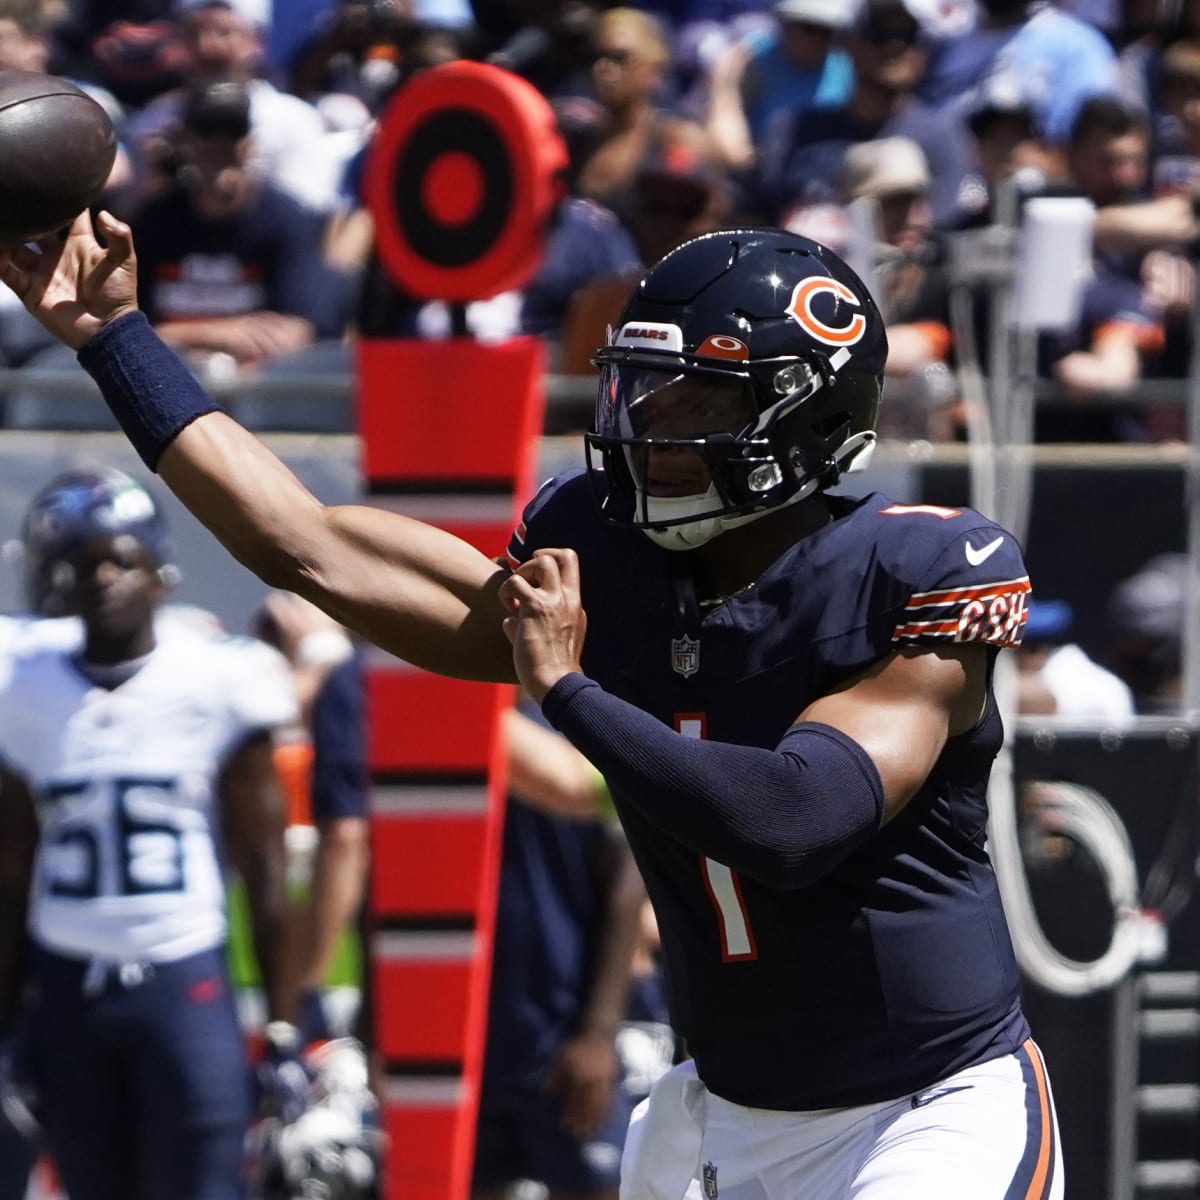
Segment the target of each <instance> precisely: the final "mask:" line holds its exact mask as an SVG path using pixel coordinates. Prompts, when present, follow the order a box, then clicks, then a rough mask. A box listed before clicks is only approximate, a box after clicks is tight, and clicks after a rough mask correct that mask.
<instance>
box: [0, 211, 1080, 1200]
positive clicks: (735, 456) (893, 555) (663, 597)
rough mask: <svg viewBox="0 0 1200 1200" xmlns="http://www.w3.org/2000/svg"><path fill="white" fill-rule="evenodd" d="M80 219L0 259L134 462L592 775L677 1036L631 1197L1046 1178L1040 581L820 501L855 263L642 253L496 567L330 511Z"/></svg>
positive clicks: (110, 231)
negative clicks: (1023, 675)
mask: <svg viewBox="0 0 1200 1200" xmlns="http://www.w3.org/2000/svg"><path fill="white" fill-rule="evenodd" d="M99 221H100V229H101V232H102V234H103V236H104V238H105V240H106V243H107V244H106V246H101V245H100V243H99V242H98V241H97V240H96V238H95V236H94V233H93V230H92V227H91V224H90V221H89V219H88V218H87V217H86V216H85V217H81V218H79V219H78V220H77V221H76V223H75V225H74V226H73V228H72V230H71V232H70V235H69V236H68V237H66V239H65V240H64V241H61V242H60V241H57V240H56V239H45V240H44V241H43V242H42V243H40V253H39V252H35V251H34V250H31V249H18V250H15V251H9V252H6V253H5V254H4V255H2V256H0V275H2V276H3V278H4V279H5V281H6V282H7V283H8V284H9V286H11V287H12V288H13V289H14V290H15V291H16V293H17V294H18V295H19V296H20V297H21V298H22V299H23V301H24V302H25V304H26V306H27V307H28V308H29V310H30V311H31V312H32V313H33V314H34V315H35V316H37V317H38V318H39V319H40V320H41V321H42V322H43V323H44V324H45V325H46V326H47V328H49V329H50V330H51V331H52V332H54V333H55V334H56V335H57V336H58V337H59V338H61V339H62V340H63V341H64V342H66V343H67V344H68V345H71V346H73V347H74V348H75V349H76V350H77V351H78V352H79V359H80V362H81V363H82V364H83V366H84V367H85V368H86V369H87V370H88V371H89V372H90V373H91V374H92V375H93V377H94V378H95V379H96V380H97V382H98V383H99V385H100V387H101V390H102V392H103V393H104V396H105V399H106V400H107V402H108V403H109V405H110V407H111V408H112V410H113V412H114V413H115V414H116V416H117V418H118V420H119V421H120V422H121V424H122V427H123V428H124V429H125V431H126V433H127V435H128V436H129V437H130V439H131V441H132V442H133V444H134V445H135V447H136V448H137V449H138V451H139V452H140V453H141V455H142V456H143V458H144V460H145V461H146V462H147V463H148V464H150V465H151V466H152V467H153V468H154V469H155V470H157V471H158V472H159V474H160V475H161V476H162V478H163V479H164V480H165V481H166V483H167V484H168V485H169V486H170V487H171V488H172V489H173V490H174V491H175V493H176V494H177V495H178V496H179V497H180V498H181V499H182V500H183V502H184V503H185V504H186V505H187V506H188V507H189V508H190V509H191V510H192V512H194V513H195V514H196V515H197V516H198V517H199V518H200V519H201V520H202V521H204V522H205V523H206V524H207V525H208V526H209V528H210V529H212V530H213V532H214V533H215V534H216V535H217V536H218V537H219V538H220V539H221V540H222V541H223V542H224V543H225V544H226V545H227V546H228V547H229V548H230V550H231V551H232V552H233V553H234V554H235V555H237V556H238V557H239V558H240V559H241V560H242V561H244V562H246V563H247V564H248V565H250V566H251V567H252V568H253V569H255V570H256V571H257V572H258V573H259V574H260V575H261V576H262V577H263V578H264V579H266V580H267V581H268V582H269V583H271V584H273V585H275V586H279V587H283V588H287V589H290V590H294V591H297V592H299V593H301V594H302V595H305V596H306V597H308V598H309V599H311V600H313V601H314V602H315V603H317V604H318V605H320V606H322V607H323V608H325V609H326V610H327V611H328V612H330V613H331V614H332V615H334V616H335V617H337V618H338V619H339V620H341V621H342V622H343V623H345V624H346V625H348V626H350V627H352V628H354V629H356V630H358V631H359V632H360V633H361V634H362V635H363V636H364V637H366V638H368V639H370V640H372V641H374V642H376V643H378V644H379V645H381V646H383V647H384V648H386V649H388V650H390V651H392V652H394V653H396V654H398V655H400V656H401V657H403V658H405V659H407V660H409V661H411V662H413V663H415V664H417V665H420V666H423V667H426V668H428V669H431V670H435V671H440V672H443V673H447V674H453V675H458V676H462V677H466V678H478V679H489V680H513V679H517V680H519V681H520V682H521V683H522V684H523V685H524V686H525V688H526V690H527V691H528V692H529V693H530V694H531V695H532V696H533V697H534V698H535V699H537V700H538V701H539V702H540V703H541V705H542V710H543V712H544V713H545V715H546V716H547V718H548V719H549V720H550V722H551V723H552V724H554V725H555V726H556V727H557V728H558V729H559V730H560V731H561V732H563V733H564V734H565V735H566V736H567V737H568V738H569V739H570V740H571V741H572V742H573V743H574V744H575V745H576V746H577V747H578V748H579V749H580V750H582V751H583V752H584V754H586V755H587V756H588V757H589V758H590V759H591V760H592V761H593V763H594V764H595V765H596V766H597V767H598V768H599V769H600V771H601V772H602V773H603V775H604V776H605V778H606V779H607V780H608V782H609V784H610V786H611V789H612V793H613V797H614V801H615V804H616V807H617V811H618V813H619V815H620V817H621V819H622V822H623V823H624V826H625V829H626V832H627V834H628V838H629V843H630V846H631V847H632V849H633V852H634V854H635V856H636V858H637V861H638V864H639V866H640V868H641V870H642V874H643V876H644V877H645V880H646V884H647V888H648V890H649V893H650V897H651V899H652V901H653V904H654V908H655V912H656V915H657V917H658V923H659V926H660V930H661V934H662V942H663V948H664V954H665V961H666V968H667V975H668V979H669V984H670V991H671V995H670V1003H671V1014H672V1020H673V1023H674V1024H675V1026H676V1028H677V1030H678V1031H679V1033H680V1034H681V1035H682V1037H683V1038H684V1039H685V1041H686V1046H687V1049H688V1051H689V1053H690V1055H691V1057H690V1059H689V1061H688V1062H687V1063H685V1064H683V1065H681V1066H679V1067H677V1068H676V1069H675V1070H673V1071H672V1072H670V1073H668V1074H667V1075H666V1076H665V1077H664V1078H663V1079H662V1080H660V1081H659V1083H658V1084H657V1085H656V1086H655V1088H654V1090H653V1091H652V1092H651V1094H650V1097H649V1099H648V1101H647V1102H646V1103H645V1105H644V1106H643V1107H642V1108H641V1109H640V1110H639V1111H638V1113H636V1114H635V1117H634V1123H633V1126H632V1128H631V1135H630V1138H629V1139H628V1141H627V1145H626V1151H625V1159H624V1163H623V1167H622V1181H621V1189H622V1194H623V1195H624V1196H626V1197H629V1198H631V1200H632V1198H635V1197H636V1198H637V1200H644V1198H646V1197H655V1198H658V1197H662V1198H670V1200H679V1198H680V1197H682V1196H684V1195H685V1194H687V1193H689V1192H690V1193H691V1194H703V1195H706V1196H708V1197H718V1196H719V1197H720V1198H721V1200H764V1197H765V1198H766V1200H793V1198H794V1197H796V1196H813V1197H820V1198H821V1200H840V1198H843V1197H845V1198H853V1200H901V1198H903V1200H910V1198H911V1197H913V1196H921V1197H924V1198H925V1200H961V1197H963V1196H965V1195H970V1196H974V1197H980V1198H981V1200H982V1198H986V1200H1002V1198H1007V1197H1021V1198H1024V1200H1030V1198H1034V1197H1060V1196H1061V1195H1062V1188H1063V1182H1062V1173H1061V1162H1060V1155H1059V1151H1058V1143H1057V1130H1056V1121H1055V1116H1054V1110H1053V1102H1052V1098H1051V1092H1050V1086H1049V1083H1048V1080H1047V1076H1046V1072H1045V1068H1044V1066H1043V1063H1042V1058H1041V1055H1040V1053H1039V1051H1038V1049H1037V1047H1036V1045H1035V1044H1034V1043H1033V1042H1032V1040H1031V1039H1030V1036H1029V1029H1028V1025H1027V1023H1026V1020H1025V1017H1024V1016H1023V1014H1022V1011H1021V1003H1020V995H1019V986H1018V984H1019V981H1018V975H1017V969H1016V965H1015V962H1014V958H1013V952H1012V947H1011V944H1010V942H1009V937H1008V932H1007V928H1006V925H1005V919H1004V914H1003V911H1002V909H1001V904H1000V897H999V893H998V890H997V887H996V880H995V876H994V874H993V871H992V867H991V865H990V862H989V860H988V855H987V850H986V845H985V828H986V791H987V781H988V774H989V771H990V768H991V763H992V760H993V758H994V757H995V755H996V752H997V749H998V747H999V745H1000V741H1001V736H1002V731H1001V727H1000V719H999V715H998V711H997V707H996V703H995V700H994V697H993V694H992V672H993V666H994V663H995V660H996V656H997V654H999V653H1001V652H1002V650H1003V648H1004V647H1006V646H1011V645H1014V644H1016V643H1017V642H1018V641H1019V640H1020V637H1021V631H1022V627H1023V623H1024V615H1025V604H1026V598H1027V595H1028V592H1029V580H1028V578H1027V576H1026V571H1025V567H1024V564H1023V562H1022V559H1021V554H1020V551H1019V548H1018V546H1017V545H1016V542H1015V540H1014V539H1013V537H1012V536H1011V534H1009V533H1008V532H1007V531H1006V530H1004V529H1002V528H999V527H997V526H996V525H994V524H992V523H991V522H990V521H988V520H987V519H986V518H984V517H983V516H981V515H980V514H978V513H975V512H972V511H970V510H969V509H950V508H934V507H929V506H923V505H916V506H913V505H906V504H902V503H897V502H896V501H894V500H891V499H889V498H887V497H885V496H881V495H878V494H871V495H865V496H849V495H842V494H840V493H835V492H833V491H832V490H831V489H832V488H833V487H834V485H835V484H837V482H838V481H839V479H840V477H841V476H842V475H843V474H844V472H846V471H847V470H848V469H850V468H852V467H854V466H856V465H860V464H861V463H862V462H863V461H864V459H865V458H866V457H867V456H868V455H869V454H870V452H871V449H872V446H873V444H874V440H875V424H876V416H877V411H878V406H879V402H880V396H881V391H882V379H883V369H884V362H885V359H886V354H887V341H886V336H885V332H884V328H883V322H882V319H881V317H880V315H879V312H878V310H877V309H876V307H875V304H874V302H873V301H872V299H871V297H870V295H869V293H868V292H867V290H866V288H865V287H864V285H863V284H862V282H861V281H860V280H859V279H858V277H857V276H856V275H855V274H854V273H853V272H852V271H851V270H850V269H849V268H848V267H847V266H846V265H845V264H844V263H843V262H842V261H841V260H840V259H839V258H838V257H837V256H836V255H834V254H832V253H831V252H830V251H828V250H827V249H825V248H824V247H822V246H820V245H819V244H817V243H815V242H812V241H808V240H806V239H804V238H800V237H797V236H795V235H792V234H787V233H783V232H780V231H776V230H730V231H725V232H720V233H714V234H710V235H706V236H704V237H701V238H698V239H695V240H693V241H691V242H687V243H685V244H684V245H683V246H681V247H680V248H678V249H677V250H675V251H673V252H672V253H670V254H669V255H667V256H666V257H665V258H664V259H662V260H661V261H660V262H659V263H657V264H656V265H655V266H653V267H651V268H650V269H649V270H648V271H647V273H646V274H645V275H644V276H643V278H642V279H641V281H640V282H639V284H638V286H637V287H636V289H635V291H634V294H633V296H632V297H631V299H630V301H629V303H628V305H627V307H626V309H625V311H624V313H623V314H622V316H621V318H620V319H619V321H618V323H617V325H616V326H615V328H614V330H613V332H612V335H611V337H610V339H609V344H608V345H606V346H605V347H604V348H602V349H601V350H600V351H599V352H598V355H597V361H598V364H599V366H600V380H599V389H598V396H597V406H596V416H595V421H594V425H593V428H592V431H591V432H590V433H589V434H588V436H587V444H588V451H589V463H588V468H587V470H586V472H583V473H576V474H569V475H567V476H564V477H560V478H557V479H554V480H552V481H550V482H549V483H548V484H547V485H546V486H545V487H544V488H543V489H542V490H541V491H540V493H539V494H538V495H537V497H536V498H534V499H533V500H532V502H531V503H530V505H529V507H528V509H527V510H526V513H525V519H524V521H523V522H522V523H521V526H520V528H519V529H518V530H517V532H516V534H515V536H514V538H513V540H512V542H511V544H510V545H509V547H508V556H507V560H506V563H505V564H504V565H497V563H495V562H493V561H491V560H489V559H488V558H486V557H485V556H483V555H481V554H479V553H477V552H476V551H475V550H473V549H472V548H470V547H469V546H467V545H465V544H463V543H462V542H460V541H457V540H456V539H454V538H453V537H450V536H448V535H447V534H445V533H443V532H441V531H439V530H436V529H433V528H431V527H429V526H427V525H423V524H421V523H419V522H415V521H411V520H406V519H404V518H401V517H398V516H395V515H393V514H388V513H385V512H381V511H377V510H372V509H367V508H356V507H349V508H326V507H324V506H322V505H321V504H319V503H318V501H317V500H316V499H315V498H314V497H313V496H311V495H310V494H309V493H308V492H307V491H306V490H305V489H304V488H303V487H302V485H301V484H300V483H299V482H298V481H297V480H296V479H295V478H294V477H293V476H292V475H291V474H290V473H289V472H288V471H287V470H286V468H285V467H284V466H283V464H282V463H280V462H279V461H278V460H277V459H276V458H274V456H272V455H271V454H270V453H269V452H268V451H267V450H266V449H265V447H263V446H262V444H261V443H259V442H258V441H257V440H256V439H255V438H253V437H252V436H251V435H250V434H248V433H247V432H246V431H245V430H244V429H242V428H241V427H240V426H238V425H237V424H236V423H235V422H233V421H232V420H231V419H230V418H228V417H227V416H226V415H224V414H223V413H221V412H219V411H217V409H216V406H215V404H213V402H212V401H211V400H210V399H209V398H208V397H207V396H206V395H205V394H204V393H203V391H202V390H201V389H200V387H199V385H198V384H196V383H195V382H194V381H193V380H192V378H191V376H190V375H189V374H188V373H187V371H186V370H185V369H184V368H183V367H182V366H181V365H180V364H179V363H178V360H177V359H175V358H174V356H173V355H172V354H171V353H170V352H169V351H168V350H167V349H166V348H165V347H164V346H163V345H162V344H161V343H160V342H159V341H158V340H157V339H156V338H155V336H154V335H153V333H152V332H151V330H150V328H149V326H148V324H147V322H146V321H145V318H144V317H143V316H142V315H141V314H140V313H139V312H138V311H137V307H136V260H135V256H134V252H133V245H132V240H131V238H130V236H129V232H128V229H127V227H125V226H123V225H122V224H121V223H119V222H117V221H116V220H114V219H113V218H112V217H110V216H108V215H107V214H102V215H101V217H100V218H99ZM490 399H491V398H488V397H481V398H480V402H481V403H487V402H489V401H490ZM444 436H446V437H452V436H453V430H449V429H448V430H446V431H444Z"/></svg>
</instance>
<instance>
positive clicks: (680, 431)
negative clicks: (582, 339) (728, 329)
mask: <svg viewBox="0 0 1200 1200" xmlns="http://www.w3.org/2000/svg"><path fill="white" fill-rule="evenodd" d="M755 416H756V406H755V403H754V390H753V387H752V385H751V383H750V380H749V378H748V377H747V376H745V375H739V374H735V373H733V372H730V371H711V372H708V371H706V372H696V371H683V370H680V369H679V367H678V366H675V365H670V366H654V367H648V366H645V365H637V364H634V363H609V364H607V365H605V367H604V368H603V371H602V373H601V377H600V390H599V395H598V397H597V404H596V432H597V433H598V434H600V435H601V436H602V437H608V438H615V439H619V440H621V441H630V440H634V441H643V440H646V441H651V442H658V441H661V442H664V443H671V442H696V441H703V440H704V439H705V438H708V437H709V436H711V435H713V434H725V435H726V436H733V435H737V434H740V433H742V432H743V431H745V430H747V429H749V428H750V427H751V426H752V425H753V423H754V419H755Z"/></svg>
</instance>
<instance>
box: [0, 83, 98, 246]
mask: <svg viewBox="0 0 1200 1200" xmlns="http://www.w3.org/2000/svg"><path fill="white" fill-rule="evenodd" d="M116 154H117V135H116V131H115V130H114V129H113V125H112V121H110V120H109V117H108V114H107V113H106V112H105V111H104V109H103V108H102V107H101V106H100V105H99V104H97V103H96V101H95V100H93V99H92V98H91V97H90V96H89V95H87V93H86V92H83V91H81V90H80V89H79V88H77V87H76V86H75V85H74V84H73V83H68V82H67V80H65V79H60V78H58V77H57V76H55V75H43V74H40V73H39V72H36V71H0V163H2V164H3V167H2V168H0V246H17V245H20V244H21V243H22V242H24V241H27V240H29V239H30V238H31V237H36V236H37V235H39V234H43V233H52V232H53V231H54V230H56V229H61V228H62V227H63V226H64V225H68V224H70V222H71V221H72V219H73V218H74V217H75V216H76V215H77V214H79V213H81V212H82V211H83V210H84V209H85V208H87V207H88V206H89V205H90V204H92V203H93V202H94V201H96V200H97V199H98V198H99V196H100V193H101V191H102V189H103V188H104V185H105V183H106V182H107V180H108V176H109V172H110V171H111V170H112V165H113V160H114V159H115V158H116Z"/></svg>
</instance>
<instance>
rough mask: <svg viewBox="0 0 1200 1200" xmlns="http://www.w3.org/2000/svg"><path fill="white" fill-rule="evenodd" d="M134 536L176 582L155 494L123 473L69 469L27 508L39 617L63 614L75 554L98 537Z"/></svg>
mask: <svg viewBox="0 0 1200 1200" xmlns="http://www.w3.org/2000/svg"><path fill="white" fill-rule="evenodd" d="M118 534H128V535H130V536H132V537H133V538H135V539H136V540H137V541H138V543H139V544H140V545H142V546H144V547H145V548H146V549H147V550H148V551H149V552H150V554H151V555H152V556H153V558H154V560H155V562H156V563H157V564H158V565H159V568H160V570H161V571H162V572H163V577H164V582H168V583H171V582H174V579H175V576H176V572H175V569H174V567H172V566H171V565H170V556H171V545H170V540H169V538H168V535H167V527H166V522H165V521H164V520H163V518H162V514H161V513H160V512H159V511H158V507H157V505H156V504H155V503H154V500H153V499H152V498H151V496H150V493H149V492H147V491H146V489H145V488H144V487H142V485H141V484H140V483H138V482H136V481H135V480H133V479H131V478H130V477H129V476H128V475H126V474H125V473H124V472H122V471H117V470H115V469H111V468H106V469H103V470H98V471H68V472H66V473H65V474H63V475H60V476H58V477H57V478H55V479H53V480H51V481H50V483H48V484H47V485H46V486H45V487H44V488H42V490H41V491H40V492H38V494H37V495H36V496H35V497H34V498H33V500H32V502H31V503H30V505H29V508H28V509H27V510H26V512H25V519H24V522H23V524H22V527H21V542H22V545H23V548H24V557H25V592H26V603H27V604H28V606H29V609H30V611H31V612H34V613H37V614H38V615H39V616H61V615H63V614H64V613H65V597H66V595H67V593H68V592H69V591H70V590H71V587H72V586H73V583H74V572H73V571H72V569H71V566H70V562H69V559H70V556H71V555H72V553H73V552H74V551H75V550H76V549H77V548H78V547H80V546H82V545H84V544H85V543H86V542H88V541H91V540H93V539H96V538H111V537H116V536H117V535H118Z"/></svg>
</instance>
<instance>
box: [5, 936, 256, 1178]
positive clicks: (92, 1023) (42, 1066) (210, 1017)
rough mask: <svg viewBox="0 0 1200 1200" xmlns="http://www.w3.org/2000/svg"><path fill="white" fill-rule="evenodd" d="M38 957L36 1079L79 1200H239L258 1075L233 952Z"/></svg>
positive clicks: (32, 1020)
mask: <svg viewBox="0 0 1200 1200" xmlns="http://www.w3.org/2000/svg"><path fill="white" fill-rule="evenodd" d="M95 974H96V973H95V970H94V969H93V971H92V980H91V982H92V984H93V987H92V989H91V991H90V992H87V993H85V988H84V983H85V976H87V975H88V964H87V963H85V962H81V961H79V960H77V959H68V958H61V957H59V956H57V955H53V954H49V953H47V952H45V951H39V952H38V953H37V956H36V959H35V962H34V967H33V978H34V982H35V990H34V1001H33V1004H32V1007H31V1011H30V1012H29V1014H28V1018H27V1020H28V1027H29V1031H30V1043H29V1048H30V1074H31V1076H32V1079H33V1082H34V1083H35V1085H36V1086H37V1087H38V1088H39V1090H40V1092H41V1098H42V1104H43V1109H44V1122H45V1131H46V1140H47V1143H48V1145H49V1149H50V1152H51V1154H52V1155H53V1156H54V1159H55V1162H56V1164H57V1166H58V1170H59V1173H60V1175H61V1176H62V1180H63V1184H64V1186H65V1188H66V1190H67V1193H68V1194H69V1195H70V1197H71V1200H239V1198H240V1197H241V1196H242V1195H243V1183H242V1181H243V1170H242V1156H243V1139H244V1136H245V1132H246V1127H247V1124H248V1122H249V1119H250V1104H251V1082H250V1071H249V1067H248V1065H247V1059H246V1050H245V1045H244V1042H243V1039H242V1035H241V1032H240V1030H239V1028H238V1022H237V1016H236V1013H235V1010H234V1003H233V996H232V993H231V991H230V987H229V981H228V977H227V974H226V968H225V960H224V955H223V953H222V952H221V951H219V950H212V951H207V952H205V953H203V954H198V955H196V956H194V957H192V958H187V959H184V960H182V961H180V962H172V963H156V964H154V965H153V967H152V969H150V970H149V971H138V970H136V969H132V970H126V972H125V978H124V980H122V978H121V973H120V972H119V971H117V970H115V969H113V968H111V967H110V968H106V969H105V971H104V972H103V974H102V975H101V976H100V978H99V981H98V986H97V980H96V978H95Z"/></svg>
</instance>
